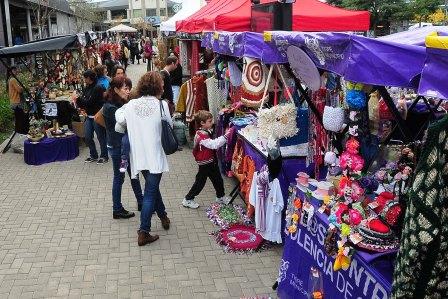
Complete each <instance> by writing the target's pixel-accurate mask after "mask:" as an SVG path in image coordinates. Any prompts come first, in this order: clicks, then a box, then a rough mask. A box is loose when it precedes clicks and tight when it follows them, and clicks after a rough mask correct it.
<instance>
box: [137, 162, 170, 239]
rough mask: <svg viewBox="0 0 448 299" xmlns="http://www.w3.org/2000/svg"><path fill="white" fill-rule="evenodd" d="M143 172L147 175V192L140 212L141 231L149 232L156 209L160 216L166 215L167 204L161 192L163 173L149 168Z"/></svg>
mask: <svg viewBox="0 0 448 299" xmlns="http://www.w3.org/2000/svg"><path fill="white" fill-rule="evenodd" d="M142 174H143V176H144V177H145V194H144V195H143V206H142V212H141V214H140V231H143V232H147V233H149V232H150V231H151V218H152V214H153V213H154V211H156V213H157V216H159V218H163V217H165V216H166V211H165V205H164V204H163V200H162V194H161V193H160V180H161V179H162V174H161V173H150V172H149V171H147V170H143V171H142Z"/></svg>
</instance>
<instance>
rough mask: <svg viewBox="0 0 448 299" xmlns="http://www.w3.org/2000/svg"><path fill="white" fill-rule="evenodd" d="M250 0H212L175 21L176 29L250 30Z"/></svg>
mask: <svg viewBox="0 0 448 299" xmlns="http://www.w3.org/2000/svg"><path fill="white" fill-rule="evenodd" d="M251 5H252V3H251V0H230V1H229V0H212V1H210V2H209V3H208V4H207V5H206V6H204V7H202V8H201V9H200V10H198V11H197V12H196V13H194V14H193V15H191V16H190V17H188V18H186V19H185V20H182V21H177V22H176V31H181V32H187V33H200V32H203V31H210V30H222V31H234V32H236V31H250V15H251Z"/></svg>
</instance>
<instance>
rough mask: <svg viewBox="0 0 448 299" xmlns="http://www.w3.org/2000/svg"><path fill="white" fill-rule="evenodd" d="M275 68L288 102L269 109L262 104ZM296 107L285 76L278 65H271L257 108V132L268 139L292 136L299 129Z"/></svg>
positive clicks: (266, 96) (266, 95)
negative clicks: (258, 107)
mask: <svg viewBox="0 0 448 299" xmlns="http://www.w3.org/2000/svg"><path fill="white" fill-rule="evenodd" d="M274 68H276V70H277V72H278V73H279V75H280V79H281V80H282V84H283V89H284V90H285V91H286V94H287V96H288V99H289V101H288V103H285V104H279V105H276V106H274V107H271V108H269V109H263V104H264V102H265V101H266V99H267V98H269V96H268V88H269V81H270V79H271V76H272V72H273V71H274ZM296 117H297V108H296V106H295V105H294V100H293V98H292V95H291V92H290V91H289V89H288V86H287V85H286V81H285V78H284V77H283V74H282V72H281V70H280V68H279V66H278V65H271V68H270V69H269V74H268V79H267V82H266V86H265V89H264V94H263V98H262V101H261V103H260V109H259V110H258V128H259V134H260V136H261V137H262V138H266V139H269V138H270V137H273V138H274V139H280V138H286V137H293V136H295V135H296V134H297V132H298V131H299V130H298V129H297V122H296Z"/></svg>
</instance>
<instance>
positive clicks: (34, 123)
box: [28, 117, 47, 142]
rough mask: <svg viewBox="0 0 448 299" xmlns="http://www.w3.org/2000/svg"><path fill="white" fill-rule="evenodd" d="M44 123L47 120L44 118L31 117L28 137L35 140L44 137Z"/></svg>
mask: <svg viewBox="0 0 448 299" xmlns="http://www.w3.org/2000/svg"><path fill="white" fill-rule="evenodd" d="M46 124H47V121H46V120H44V119H36V118H34V117H33V118H31V120H30V129H29V131H28V139H29V140H31V141H34V142H37V141H39V140H41V139H42V138H44V128H45V125H46Z"/></svg>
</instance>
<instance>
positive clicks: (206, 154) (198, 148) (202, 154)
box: [193, 130, 215, 164]
mask: <svg viewBox="0 0 448 299" xmlns="http://www.w3.org/2000/svg"><path fill="white" fill-rule="evenodd" d="M206 139H210V135H209V134H208V133H207V132H205V131H203V130H198V131H197V132H196V136H195V138H194V149H193V156H194V159H195V160H196V162H198V163H199V164H201V163H204V162H207V161H213V159H214V157H215V151H214V150H212V149H209V148H207V147H205V146H202V145H200V143H201V141H202V140H206Z"/></svg>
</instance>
